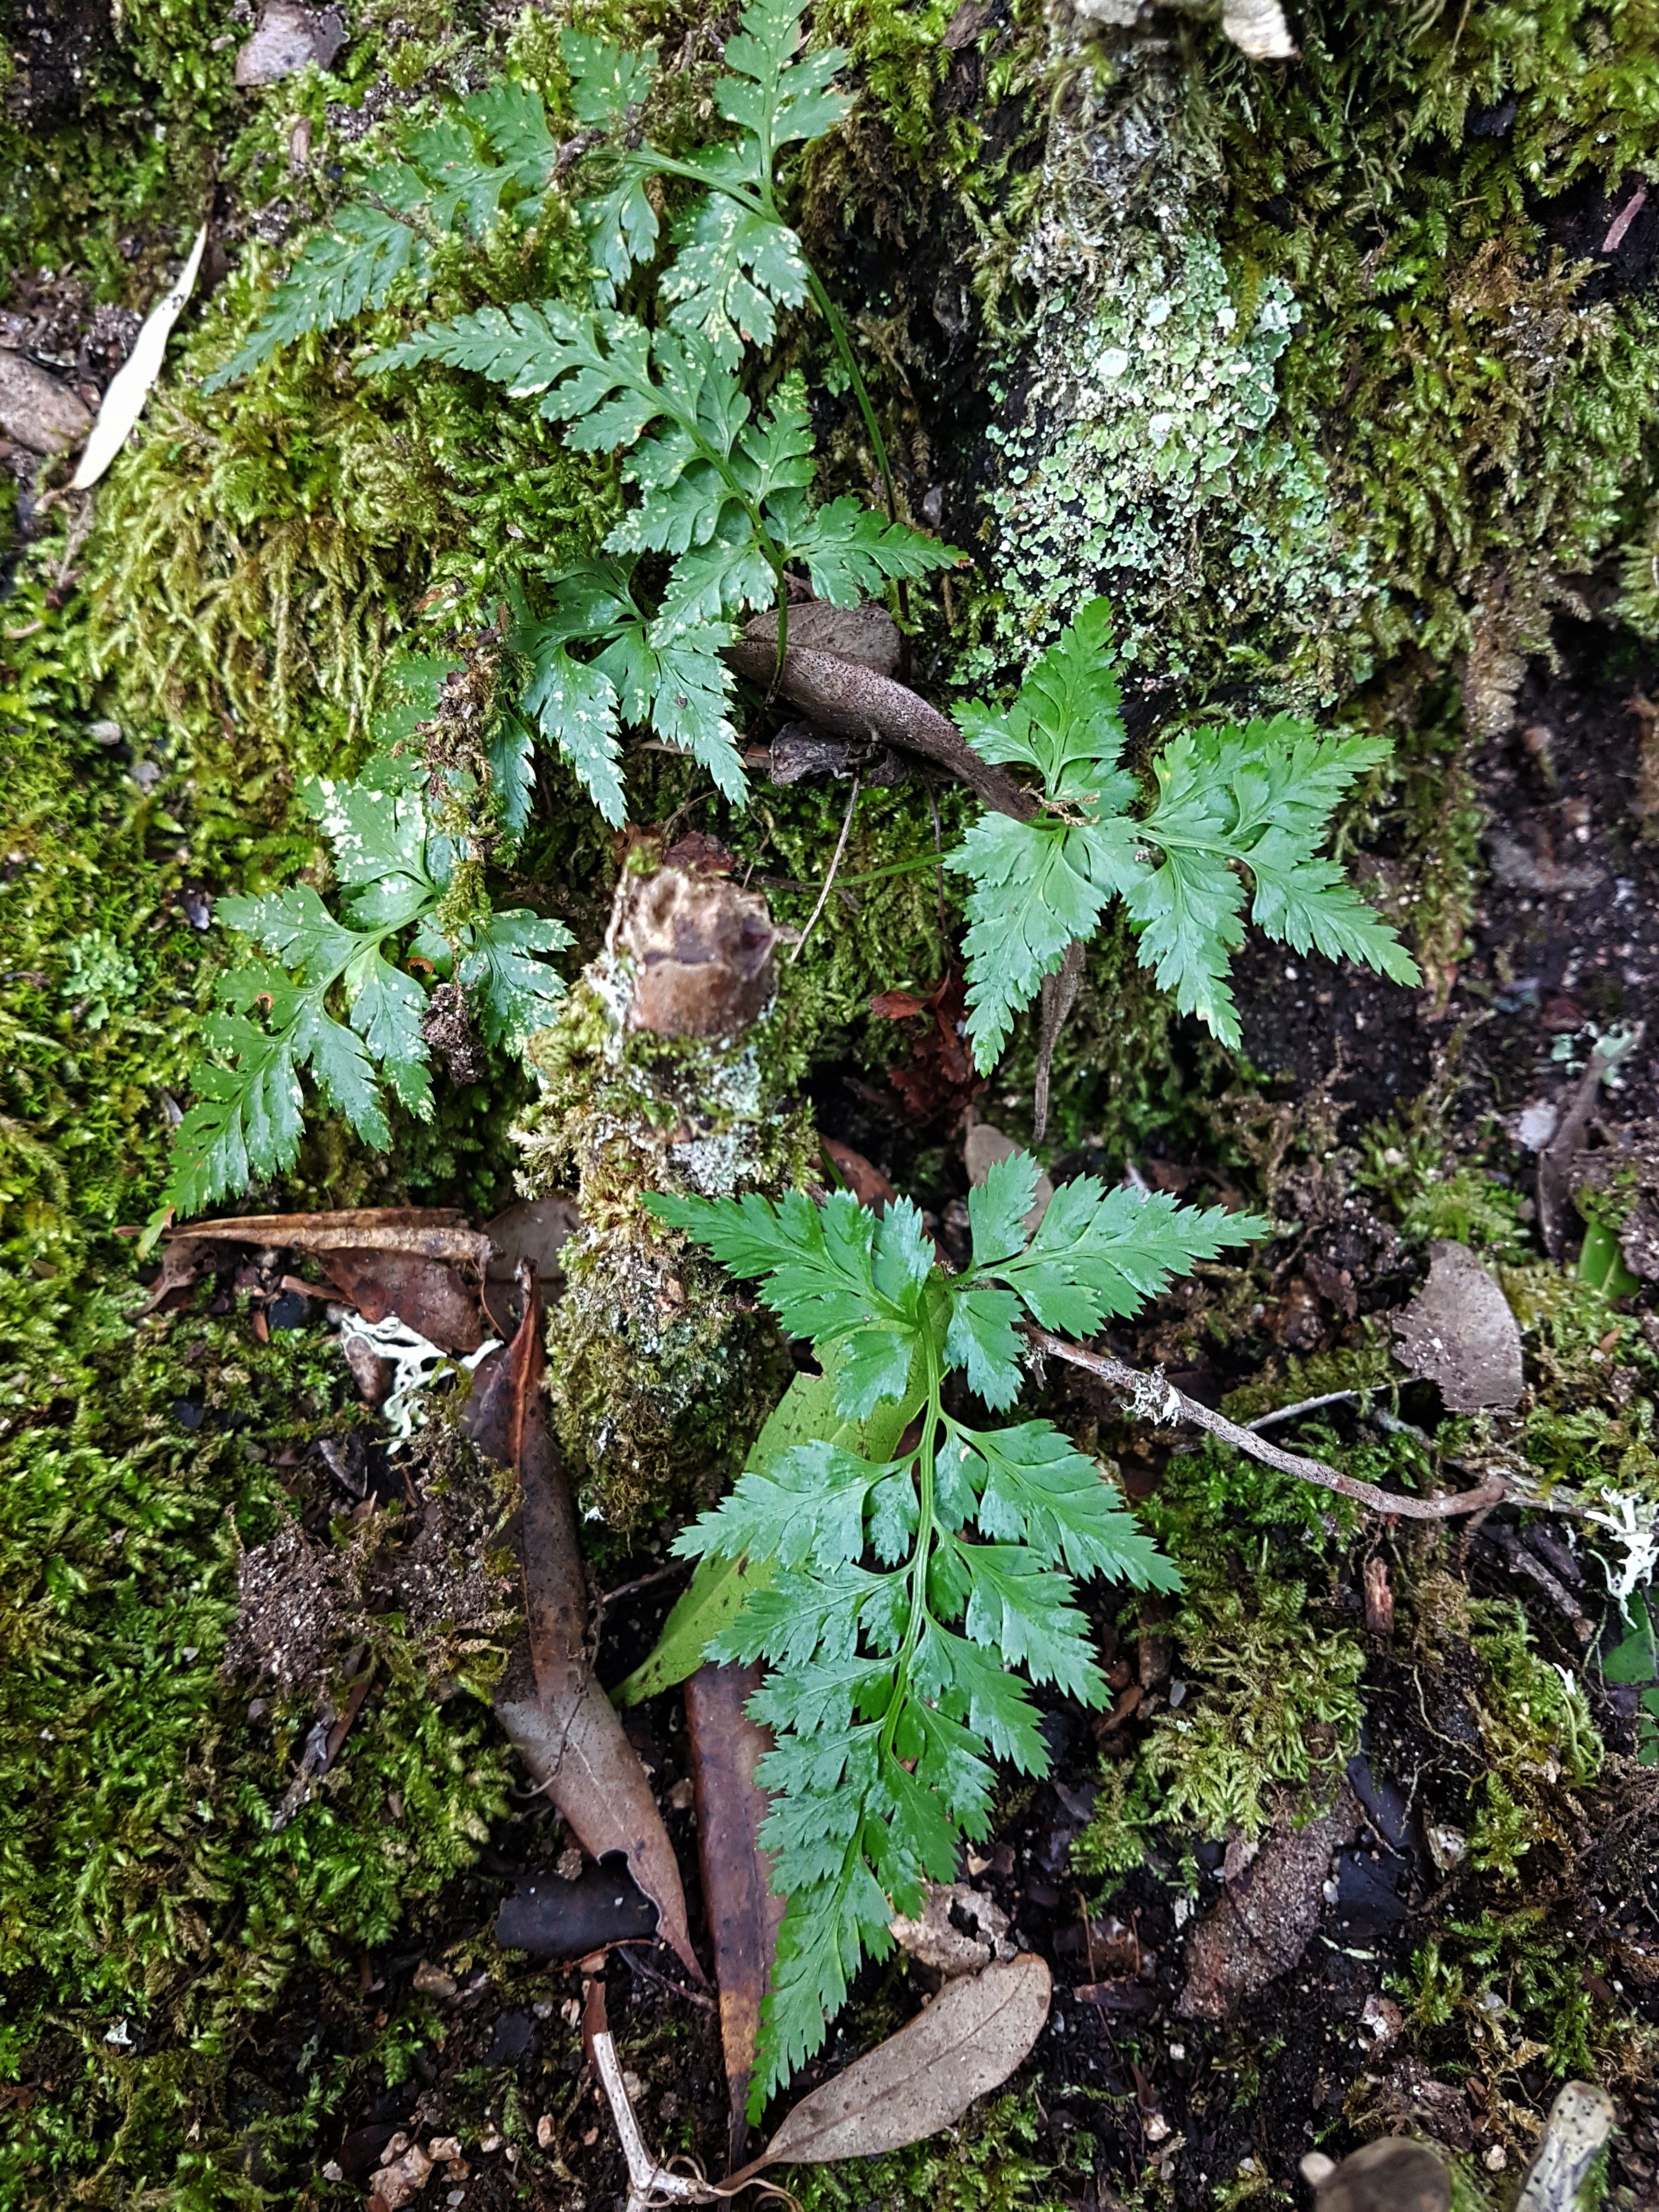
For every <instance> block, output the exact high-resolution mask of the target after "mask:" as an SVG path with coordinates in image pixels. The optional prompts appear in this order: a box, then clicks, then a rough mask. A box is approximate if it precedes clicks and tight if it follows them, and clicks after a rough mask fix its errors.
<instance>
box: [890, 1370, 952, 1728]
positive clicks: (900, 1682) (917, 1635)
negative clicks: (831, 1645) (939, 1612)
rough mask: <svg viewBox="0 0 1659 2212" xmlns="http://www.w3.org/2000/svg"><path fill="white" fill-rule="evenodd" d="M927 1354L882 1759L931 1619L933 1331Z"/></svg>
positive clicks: (937, 1375)
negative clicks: (911, 1526) (912, 1522)
mask: <svg viewBox="0 0 1659 2212" xmlns="http://www.w3.org/2000/svg"><path fill="white" fill-rule="evenodd" d="M923 1358H924V1359H925V1360H926V1363H927V1407H926V1408H925V1409H924V1411H923V1413H922V1417H921V1443H920V1445H919V1446H918V1448H917V1453H916V1549H915V1558H914V1559H913V1560H912V1562H911V1565H910V1618H909V1620H908V1623H907V1624H906V1626H905V1631H904V1641H903V1643H902V1644H901V1645H900V1646H899V1649H898V1655H897V1656H896V1658H895V1660H894V1662H893V1702H892V1704H891V1705H889V1707H888V1708H887V1717H886V1718H885V1719H884V1721H883V1723H882V1727H881V1749H880V1757H881V1758H882V1759H885V1758H886V1757H887V1756H888V1755H889V1754H890V1752H891V1751H892V1748H893V1739H894V1737H895V1736H896V1735H897V1733H898V1724H899V1719H900V1716H901V1715H902V1712H903V1710H904V1704H905V1695H906V1686H907V1684H908V1680H909V1675H910V1662H911V1661H912V1660H913V1659H914V1658H915V1656H916V1646H917V1644H920V1643H921V1632H922V1630H923V1628H924V1627H925V1626H927V1567H928V1563H929V1561H930V1560H931V1559H932V1557H933V1477H934V1473H935V1462H936V1459H937V1455H938V1452H939V1425H940V1423H941V1422H942V1421H943V1419H944V1418H945V1414H944V1408H943V1407H941V1405H940V1403H939V1385H940V1383H941V1382H942V1380H943V1376H942V1375H941V1372H940V1369H939V1346H938V1345H937V1344H935V1343H934V1342H933V1338H932V1336H931V1334H930V1335H929V1336H928V1338H927V1340H926V1344H925V1346H924V1351H923Z"/></svg>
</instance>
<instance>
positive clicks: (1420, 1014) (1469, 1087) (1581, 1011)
mask: <svg viewBox="0 0 1659 2212" xmlns="http://www.w3.org/2000/svg"><path fill="white" fill-rule="evenodd" d="M1559 650H1560V657H1561V665H1560V667H1559V671H1554V672H1552V671H1548V670H1547V669H1542V668H1534V672H1533V673H1532V674H1531V675H1530V676H1529V677H1528V679H1527V682H1526V684H1525V685H1524V686H1523V688H1522V694H1521V697H1520V700H1519V702H1518V706H1517V710H1516V724H1515V727H1514V729H1513V731H1512V732H1510V733H1509V734H1507V735H1506V736H1504V737H1501V738H1492V739H1491V740H1489V741H1488V743H1487V744H1486V745H1485V746H1484V747H1483V748H1482V749H1480V750H1478V751H1476V752H1474V754H1473V756H1472V757H1471V758H1470V760H1469V763H1468V765H1469V767H1470V769H1471V771H1472V773H1473V775H1474V781H1475V786H1476V791H1477V795H1478V797H1479V799H1480V804H1481V805H1482V806H1483V808H1484V809H1485V811H1486V817H1487V821H1486V832H1485V836H1484V838H1483V853H1482V857H1483V859H1484V860H1485V861H1486V866H1487V869H1488V870H1489V873H1487V874H1486V877H1485V879H1484V880H1483V881H1482V883H1481V884H1480V890H1479V895H1478V897H1477V899H1476V902H1475V905H1474V911H1473V913H1472V914H1471V915H1470V916H1469V920H1468V939H1467V952H1466V956H1465V957H1463V958H1462V961H1461V962H1460V963H1459V964H1458V967H1457V970H1456V976H1455V982H1454V984H1453V986H1452V988H1451V991H1450V993H1449V997H1448V999H1447V1002H1446V1004H1445V1006H1443V1007H1439V1006H1436V1005H1435V1004H1434V1003H1433V1000H1431V997H1430V996H1429V995H1428V994H1419V995H1416V996H1413V995H1412V994H1407V993H1405V992H1401V991H1400V990H1397V989H1395V987H1393V986H1392V985H1390V984H1388V983H1385V982H1383V981H1381V980H1380V979H1378V978H1376V977H1375V976H1371V975H1365V974H1364V973H1362V972H1359V971H1358V970H1355V969H1351V968H1347V967H1346V966H1344V967H1339V966H1338V965H1336V964H1335V963H1332V962H1330V961H1327V960H1323V959H1322V958H1320V957H1318V956H1317V955H1313V956H1310V957H1290V956H1287V955H1286V953H1285V950H1284V948H1283V947H1282V946H1276V945H1268V944H1267V943H1266V942H1265V941H1264V940H1262V939H1260V938H1256V937H1253V938H1252V939H1251V940H1250V942H1249V944H1247V945H1246V946H1245V948H1244V951H1243V953H1242V954H1241V955H1240V957H1239V958H1238V961H1237V965H1236V968H1235V971H1234V975H1235V982H1236V987H1237V996H1238V1000H1239V1006H1240V1010H1241V1014H1242V1018H1243V1030H1244V1050H1245V1053H1246V1054H1247V1056H1248V1057H1249V1060H1251V1061H1252V1062H1253V1063H1254V1064H1255V1066H1257V1067H1258V1068H1260V1069H1261V1070H1263V1071H1264V1072H1266V1073H1267V1074H1269V1075H1270V1076H1272V1077H1274V1078H1277V1079H1279V1080H1280V1081H1281V1082H1282V1083H1283V1085H1285V1088H1286V1089H1287V1091H1296V1092H1298V1093H1303V1094H1305V1093H1306V1092H1307V1091H1308V1090H1309V1089H1310V1087H1313V1086H1317V1087H1320V1088H1324V1087H1328V1090H1329V1091H1330V1094H1331V1096H1332V1097H1333V1098H1334V1100H1336V1101H1337V1102H1338V1103H1340V1104H1341V1106H1342V1108H1343V1109H1344V1115H1343V1121H1344V1126H1345V1130H1346V1129H1349V1128H1352V1127H1353V1126H1355V1125H1356V1124H1358V1123H1359V1122H1361V1121H1366V1120H1370V1119H1372V1118H1374V1117H1376V1116H1377V1115H1388V1114H1390V1113H1393V1112H1395V1111H1396V1110H1397V1109H1400V1108H1401V1107H1403V1106H1404V1105H1405V1104H1406V1103H1407V1102H1408V1101H1410V1100H1412V1099H1413V1098H1414V1097H1417V1096H1418V1095H1419V1093H1420V1092H1421V1091H1423V1090H1424V1088H1425V1086H1426V1085H1427V1084H1428V1083H1429V1082H1430V1080H1431V1078H1432V1077H1433V1076H1434V1074H1435V1072H1436V1068H1437V1063H1440V1062H1443V1061H1446V1060H1451V1059H1453V1058H1455V1066H1456V1075H1457V1082H1456V1101H1457V1103H1456V1108H1455V1113H1456V1118H1457V1119H1458V1121H1460V1122H1461V1123H1462V1125H1463V1127H1465V1128H1466V1129H1468V1130H1471V1131H1473V1130H1474V1128H1476V1127H1478V1126H1479V1125H1480V1123H1481V1122H1482V1121H1483V1120H1485V1119H1486V1118H1487V1117H1496V1118H1497V1119H1498V1120H1500V1121H1502V1120H1504V1119H1506V1118H1507V1117H1510V1116H1512V1115H1516V1114H1517V1113H1518V1112H1519V1111H1520V1110H1521V1109H1522V1108H1523V1107H1525V1106H1527V1105H1528V1104H1530V1103H1534V1102H1538V1101H1553V1102H1558V1103H1559V1100H1560V1099H1561V1098H1562V1097H1563V1096H1564V1095H1565V1092H1566V1091H1568V1090H1569V1088H1570V1087H1571V1084H1572V1080H1573V1077H1574V1076H1575V1074H1578V1073H1583V1068H1584V1066H1585V1064H1586V1062H1587V1060H1588V1058H1589V1051H1590V1048H1591V1046H1592V1045H1593V1043H1594V1042H1595V1037H1596V1036H1598V1035H1601V1034H1602V1033H1605V1032H1607V1031H1609V1030H1616V1029H1628V1028H1631V1027H1633V1026H1634V1025H1635V1024H1638V1023H1644V1024H1647V1034H1646V1036H1645V1038H1644V1043H1643V1045H1642V1047H1641V1048H1638V1050H1637V1051H1636V1052H1635V1053H1633V1054H1632V1055H1631V1056H1630V1057H1629V1058H1628V1059H1626V1060H1625V1061H1624V1062H1623V1063H1622V1064H1621V1066H1620V1068H1619V1069H1618V1070H1617V1071H1616V1073H1615V1076H1614V1079H1613V1083H1612V1084H1611V1085H1610V1086H1609V1088H1610V1089H1611V1090H1612V1091H1613V1097H1614V1102H1615V1103H1614V1106H1613V1109H1611V1110H1613V1111H1616V1115H1617V1118H1618V1119H1619V1120H1620V1121H1632V1120H1636V1119H1640V1118H1646V1117H1647V1116H1650V1115H1652V1114H1654V1113H1655V1112H1656V1111H1659V1023H1656V1021H1655V1019H1654V1017H1655V1015H1656V1013H1659V924H1656V920H1655V917H1656V915H1659V843H1656V842H1652V829H1653V828H1654V827H1659V823H1655V824H1652V825H1650V823H1649V822H1648V820H1647V818H1646V817H1644V815H1643V814H1642V813H1641V812H1640V811H1638V809H1639V805H1640V803H1641V801H1642V797H1643V787H1642V767H1641V757H1642V739H1643V735H1644V729H1645V727H1646V724H1645V723H1644V720H1643V716H1642V712H1641V710H1640V708H1639V707H1638V706H1637V705H1633V704H1632V702H1645V701H1646V700H1647V697H1648V695H1649V692H1650V690H1651V688H1652V686H1653V684H1654V683H1655V681H1656V677H1655V672H1654V670H1653V667H1652V665H1651V663H1650V659H1648V657H1647V656H1646V655H1638V653H1635V652H1633V651H1632V650H1631V649H1630V648H1629V647H1621V646H1620V642H1619V641H1617V640H1615V639H1613V638H1611V637H1610V636H1609V634H1608V633H1607V631H1606V630H1605V629H1591V628H1590V627H1589V625H1587V624H1579V623H1563V624H1561V625H1560V626H1559Z"/></svg>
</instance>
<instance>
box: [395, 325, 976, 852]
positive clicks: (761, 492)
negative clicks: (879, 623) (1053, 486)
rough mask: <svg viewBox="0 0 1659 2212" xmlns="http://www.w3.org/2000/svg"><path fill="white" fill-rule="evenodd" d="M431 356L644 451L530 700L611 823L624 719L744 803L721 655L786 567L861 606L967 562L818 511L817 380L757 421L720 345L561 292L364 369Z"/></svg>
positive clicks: (562, 591)
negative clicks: (644, 724) (645, 568)
mask: <svg viewBox="0 0 1659 2212" xmlns="http://www.w3.org/2000/svg"><path fill="white" fill-rule="evenodd" d="M428 361H438V362H443V363H444V364H446V365H447V366H448V367H450V368H464V369H470V370H471V371H473V372H474V373H476V374H479V375H483V376H487V377H489V379H490V380H492V382H495V383H497V384H501V385H503V386H506V387H507V390H508V391H509V392H513V394H515V395H516V396H519V397H525V398H528V397H532V396H534V397H536V398H537V400H538V408H539V411H540V412H541V413H542V414H543V415H544V416H548V417H549V418H550V420H552V421H555V422H562V423H564V424H565V425H566V426H567V427H566V431H565V435H566V438H567V441H568V443H569V444H570V445H572V446H573V447H576V448H577V449H578V450H579V451H581V452H607V453H625V454H627V455H628V459H627V460H626V462H625V463H624V465H623V484H624V487H625V488H626V489H627V490H628V492H629V496H630V503H629V507H628V509H627V511H626V512H625V513H623V516H622V518H621V520H619V521H618V522H617V524H616V525H615V526H613V528H612V529H611V532H610V533H609V535H608V536H607V537H606V538H605V550H606V551H607V552H609V553H611V555H612V556H615V557H614V560H613V562H612V563H611V564H610V565H609V566H606V565H605V564H602V563H587V564H583V565H582V566H580V567H579V568H573V569H572V570H570V571H569V572H568V573H567V574H566V576H565V577H563V578H562V579H561V580H559V582H558V584H557V585H556V586H555V592H554V596H555V600H556V609H555V611H554V613H553V614H552V615H551V616H550V617H549V618H548V619H547V620H546V621H545V622H544V623H542V624H541V625H539V627H535V626H532V627H529V628H526V630H525V632H524V634H523V635H524V638H525V641H526V649H527V650H528V652H529V654H530V658H531V660H532V679H531V684H530V688H529V690H528V691H527V692H526V711H527V712H528V713H529V714H531V715H532V718H533V719H534V720H535V721H536V723H537V726H538V728H539V729H540V731H541V732H542V734H543V735H544V738H546V739H547V740H548V741H549V743H550V744H554V745H556V746H557V747H558V748H559V750H562V752H563V753H564V755H565V757H566V758H567V759H568V761H569V762H570V763H571V765H572V767H573V768H574V769H575V770H576V772H577V774H578V775H580V776H581V777H582V779H583V781H584V782H585V783H586V786H587V788H588V791H589V793H590V795H591V796H592V799H593V801H594V803H595V805H598V806H599V810H600V811H601V812H602V813H603V814H604V815H605V818H606V819H607V820H608V821H611V822H612V823H620V822H621V821H622V819H623V810H624V806H625V800H624V798H623V790H622V785H621V782H620V779H619V776H618V774H617V732H618V730H619V727H620V726H621V724H622V723H624V722H628V723H634V724H638V723H640V722H641V721H646V720H648V724H649V726H650V727H651V728H652V729H653V731H654V732H656V734H657V735H658V736H659V738H663V739H664V740H665V742H666V743H669V744H678V745H683V746H684V748H685V749H686V750H689V751H690V753H691V754H692V755H693V757H695V758H696V759H697V760H698V761H699V762H701V763H702V765H703V766H704V767H705V768H707V769H708V771H709V773H710V775H712V776H713V777H714V781H715V782H716V784H717V785H718V786H719V787H720V790H721V791H722V792H723V793H725V794H726V797H727V798H728V799H732V800H734V801H738V802H740V801H741V800H742V799H744V796H745V794H746V792H747V788H748V786H747V780H746V778H745V776H744V771H743V766H742V763H741V761H740V759H739V757H738V749H737V742H736V736H735V732H733V730H732V725H731V723H730V720H728V719H727V714H726V708H727V703H728V702H729V698H730V693H731V679H730V677H729V676H728V674H727V673H726V670H725V667H724V665H723V664H722V662H721V661H720V657H719V656H720V650H721V648H722V647H726V646H727V645H729V644H730V643H731V642H732V639H733V637H734V636H735V635H736V629H735V623H736V620H737V617H739V616H740V615H742V614H743V613H744V612H745V611H748V610H750V609H752V608H757V607H763V606H766V605H770V604H772V603H773V602H774V601H775V600H777V599H779V598H780V595H781V589H782V580H783V575H784V571H785V568H786V567H787V564H788V563H790V562H801V563H803V564H804V565H805V568H806V570H807V573H808V574H809V575H810V576H811V580H812V585H813V588H814V590H815V591H816V592H817V593H818V594H819V596H820V597H822V598H824V599H831V600H833V601H834V602H835V603H836V605H841V606H851V605H856V604H857V603H858V601H859V599H861V598H862V597H863V596H864V595H865V594H866V592H869V591H870V590H872V589H874V588H878V586H880V584H881V583H882V582H883V581H884V580H885V579H887V578H889V577H901V576H902V577H912V576H917V575H921V574H925V573H927V570H929V569H931V568H943V567H947V566H949V565H950V564H951V563H952V562H955V561H956V560H957V558H958V557H959V556H957V554H956V553H954V552H953V551H952V550H951V549H950V548H948V547H946V546H942V545H940V544H938V543H937V542H936V541H935V540H934V539H933V538H927V537H924V536H923V535H922V533H921V532H919V531H915V530H911V529H909V528H908V526H906V525H904V524H902V523H895V522H889V521H887V520H885V519H884V517H883V516H881V515H878V514H876V513H872V512H871V511H870V510H869V509H867V508H866V507H862V506H860V503H859V502H858V501H856V500H852V499H847V498H842V499H838V500H835V501H831V502H830V503H829V505H828V506H826V507H818V508H814V507H813V506H812V505H811V501H810V497H809V494H808V487H809V485H810V484H811V477H812V473H813V471H812V460H811V450H812V446H811V425H810V422H809V418H808V416H807V412H806V405H805V394H804V392H803V390H802V388H801V386H800V384H799V380H798V379H789V380H786V381H785V383H784V385H783V386H781V389H780V391H779V392H777V393H776V394H775V396H774V398H772V400H771V401H770V403H769V405H768V407H767V410H766V411H765V413H764V414H763V415H762V416H759V417H755V416H753V413H752V410H751V408H750V402H749V399H748V398H747V396H746V395H745V394H744V392H743V390H742V388H741V386H739V385H738V381H737V379H736V378H735V376H733V375H732V374H731V373H730V372H729V371H728V369H727V368H726V366H725V365H724V363H723V362H722V361H721V359H720V356H719V355H718V353H717V352H716V350H715V349H714V347H713V346H712V345H711V344H709V343H708V342H707V341H706V340H705V339H704V338H702V337H698V336H692V337H682V336H681V335H680V334H679V333H678V331H674V330H672V329H668V330H657V331H649V330H647V328H646V326H645V325H643V324H642V323H641V322H639V321H638V320H636V319H635V318H634V317H633V316H630V315H624V314H622V313H618V312H617V310H615V309H613V308H605V307H601V308H589V309H587V310H586V311H585V312H584V311H579V310H577V309H574V308H572V307H566V306H565V305H564V304H563V303H562V301H556V300H552V301H542V302H541V303H540V304H539V305H538V306H534V307H532V306H519V307H509V308H501V307H485V308H483V309H481V310H480V311H479V312H478V313H477V314H473V315H466V316H463V317H461V318H459V319H458V320H457V321H455V322H453V323H449V324H440V325H433V326H431V327H429V328H428V329H427V330H424V331H416V333H415V334H414V335H413V336H411V337H409V338H406V339H404V341H403V342H402V343H399V344H398V345H396V346H392V347H389V348H387V349H386V350H385V351H384V352H383V353H380V354H378V355H375V356H373V357H372V358H371V359H370V360H369V361H368V362H367V363H366V364H365V367H366V368H368V369H370V370H382V371H387V370H392V369H397V368H412V367H416V366H417V365H419V364H420V363H422V362H428ZM653 552H654V553H666V554H668V555H670V556H671V557H672V566H671V568H670V570H669V573H668V576H667V580H666V581H665V585H664V586H663V588H662V591H661V593H660V596H659V599H658V603H657V607H656V611H655V613H654V615H647V614H646V613H645V611H643V610H642V609H641V608H640V606H639V605H638V604H637V602H636V601H635V599H634V597H633V587H632V576H633V565H634V562H635V560H636V559H637V557H638V556H640V555H641V554H644V553H653ZM578 643H586V644H587V645H588V646H590V647H591V646H595V645H597V646H599V647H600V651H599V654H598V656H597V657H596V658H595V659H592V660H591V661H586V662H584V661H582V660H580V659H576V658H575V657H574V655H573V653H572V652H571V647H572V646H573V645H576V644H578Z"/></svg>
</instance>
